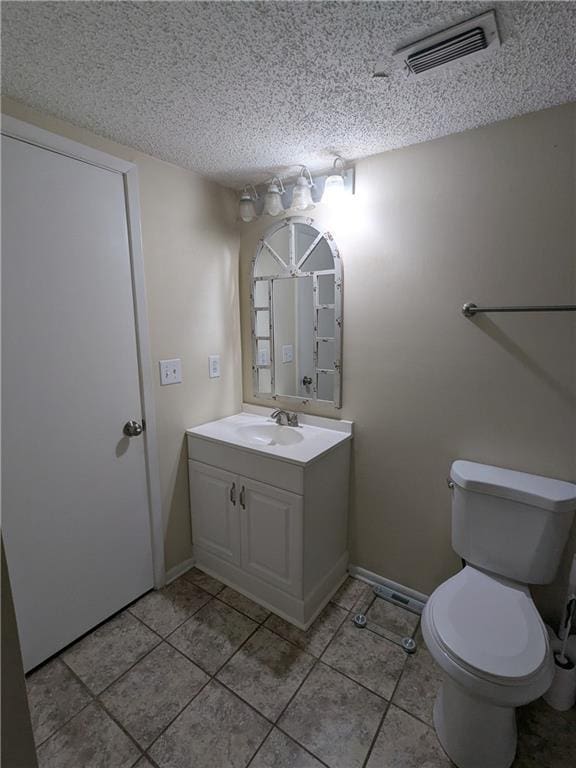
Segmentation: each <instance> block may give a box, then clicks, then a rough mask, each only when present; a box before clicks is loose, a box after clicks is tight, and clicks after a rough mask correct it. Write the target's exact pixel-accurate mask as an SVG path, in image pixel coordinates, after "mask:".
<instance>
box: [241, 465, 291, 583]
mask: <svg viewBox="0 0 576 768" xmlns="http://www.w3.org/2000/svg"><path fill="white" fill-rule="evenodd" d="M239 482H240V485H241V488H240V496H239V497H238V498H239V502H240V506H241V520H242V568H243V569H244V570H245V571H247V572H249V573H252V574H253V575H254V576H257V577H258V578H260V579H262V580H263V581H266V582H268V583H269V584H273V585H274V586H276V587H279V588H280V589H283V590H284V591H285V592H289V593H290V594H294V595H300V594H301V592H302V497H301V496H298V495H297V494H295V493H289V492H288V491H282V490H280V489H279V488H274V487H272V486H271V485H265V484H264V483H257V482H256V481H255V480H248V479H247V478H244V477H241V478H239Z"/></svg>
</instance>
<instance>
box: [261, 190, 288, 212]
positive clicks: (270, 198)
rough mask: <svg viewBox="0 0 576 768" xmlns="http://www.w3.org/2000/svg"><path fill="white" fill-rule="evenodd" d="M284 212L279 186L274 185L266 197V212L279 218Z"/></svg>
mask: <svg viewBox="0 0 576 768" xmlns="http://www.w3.org/2000/svg"><path fill="white" fill-rule="evenodd" d="M283 210H284V207H283V206H282V195H281V194H280V188H279V187H278V185H277V184H275V183H272V184H270V186H269V187H268V191H267V192H266V195H265V197H264V211H265V212H266V213H267V214H269V215H270V216H278V214H280V213H282V211H283Z"/></svg>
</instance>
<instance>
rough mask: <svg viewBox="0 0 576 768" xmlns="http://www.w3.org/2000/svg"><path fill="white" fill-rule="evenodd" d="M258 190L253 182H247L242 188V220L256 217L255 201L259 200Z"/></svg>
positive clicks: (240, 206) (240, 209) (240, 207)
mask: <svg viewBox="0 0 576 768" xmlns="http://www.w3.org/2000/svg"><path fill="white" fill-rule="evenodd" d="M258 197H259V195H258V192H256V190H255V188H254V186H253V185H252V184H247V185H246V186H245V187H244V189H243V190H242V194H241V195H240V205H239V211H240V218H241V219H242V221H245V222H249V221H252V219H255V218H256V207H255V205H254V201H255V200H258Z"/></svg>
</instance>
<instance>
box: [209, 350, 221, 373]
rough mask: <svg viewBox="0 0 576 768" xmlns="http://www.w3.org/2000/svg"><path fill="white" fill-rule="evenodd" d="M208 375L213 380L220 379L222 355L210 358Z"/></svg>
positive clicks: (210, 356)
mask: <svg viewBox="0 0 576 768" xmlns="http://www.w3.org/2000/svg"><path fill="white" fill-rule="evenodd" d="M208 375H209V377H210V378H211V379H219V378H220V355H209V356H208Z"/></svg>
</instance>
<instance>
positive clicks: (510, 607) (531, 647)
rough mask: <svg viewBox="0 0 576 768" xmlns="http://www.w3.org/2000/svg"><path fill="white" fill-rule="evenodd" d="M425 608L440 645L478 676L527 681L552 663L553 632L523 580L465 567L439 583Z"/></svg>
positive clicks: (513, 682) (505, 681) (504, 682)
mask: <svg viewBox="0 0 576 768" xmlns="http://www.w3.org/2000/svg"><path fill="white" fill-rule="evenodd" d="M426 613H427V615H428V622H429V628H430V630H431V632H432V634H433V636H434V639H435V640H436V642H437V643H438V645H439V646H440V648H441V649H442V650H443V651H444V653H445V654H446V655H447V656H448V657H450V658H451V659H452V661H453V662H454V663H456V664H457V665H458V666H460V667H461V668H462V669H464V670H466V671H467V672H469V673H470V674H472V675H474V676H476V677H477V678H480V679H483V680H486V681H487V682H494V683H497V684H499V685H504V686H509V685H522V684H523V683H527V682H529V681H530V680H531V679H532V678H534V677H535V676H537V675H539V674H540V672H541V671H542V668H543V667H544V666H547V665H548V664H549V655H550V654H549V642H548V634H547V632H546V629H545V626H544V623H543V621H542V619H541V618H540V615H539V613H538V611H537V609H536V606H535V605H534V603H533V601H532V598H531V596H530V592H529V590H528V588H527V587H525V586H524V585H521V584H517V583H515V582H511V581H508V580H506V579H502V578H500V577H497V576H491V575H488V574H486V573H484V572H482V571H479V570H477V569H476V568H473V567H471V566H466V568H464V569H463V570H462V571H461V572H460V573H458V574H457V575H456V576H453V577H452V578H451V579H449V580H448V581H446V582H445V583H444V584H442V585H441V586H440V587H438V589H437V590H436V591H435V592H434V594H433V595H432V596H431V597H430V599H429V601H428V605H427V606H426Z"/></svg>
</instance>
